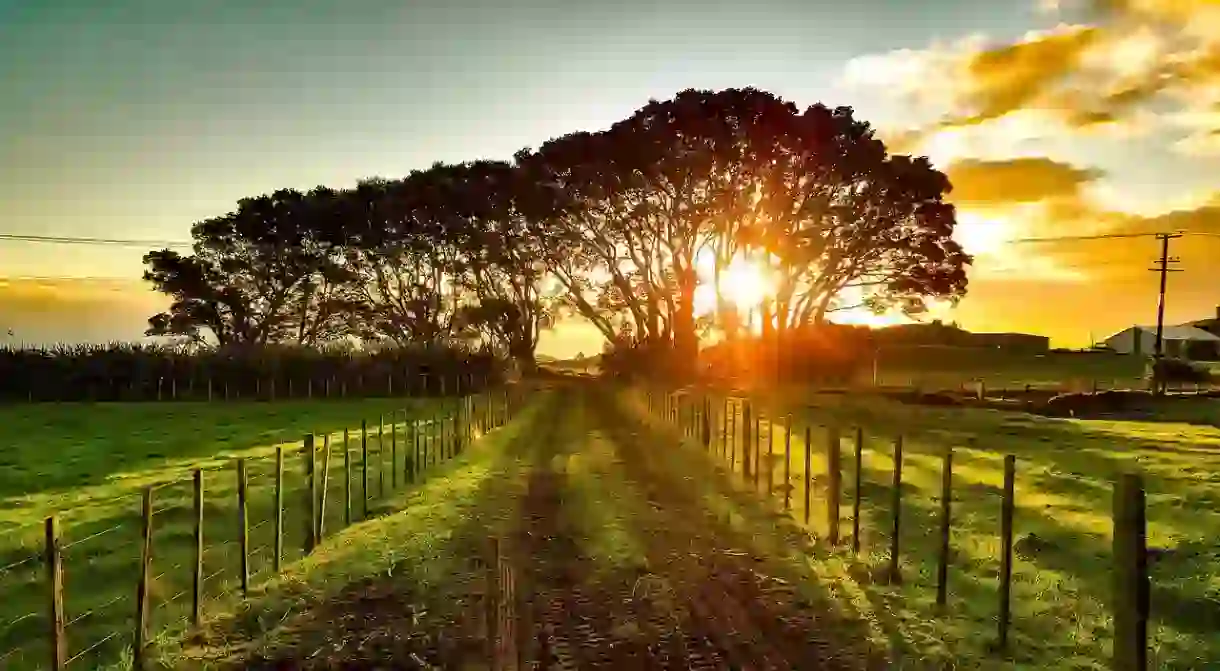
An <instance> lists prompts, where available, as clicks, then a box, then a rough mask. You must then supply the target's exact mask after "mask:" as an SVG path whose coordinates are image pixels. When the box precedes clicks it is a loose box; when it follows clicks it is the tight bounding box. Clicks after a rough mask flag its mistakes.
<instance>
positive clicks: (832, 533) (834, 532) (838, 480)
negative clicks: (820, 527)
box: [826, 424, 843, 547]
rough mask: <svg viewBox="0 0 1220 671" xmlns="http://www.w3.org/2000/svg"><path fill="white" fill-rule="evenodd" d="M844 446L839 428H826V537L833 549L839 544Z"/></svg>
mask: <svg viewBox="0 0 1220 671" xmlns="http://www.w3.org/2000/svg"><path fill="white" fill-rule="evenodd" d="M842 452H843V445H842V443H841V442H840V441H839V427H837V426H835V425H833V424H832V425H830V426H828V427H827V428H826V471H827V483H826V487H827V492H826V493H827V497H826V532H827V533H826V535H827V540H829V541H830V545H831V547H834V546H836V545H838V544H839V503H840V501H841V498H840V497H841V496H842V493H843V455H842Z"/></svg>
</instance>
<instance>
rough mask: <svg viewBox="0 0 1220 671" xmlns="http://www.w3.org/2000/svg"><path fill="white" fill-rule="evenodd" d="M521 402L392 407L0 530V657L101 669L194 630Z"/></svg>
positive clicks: (494, 397) (486, 395) (491, 399)
mask: <svg viewBox="0 0 1220 671" xmlns="http://www.w3.org/2000/svg"><path fill="white" fill-rule="evenodd" d="M519 405H520V403H519V400H518V399H517V397H516V394H515V393H514V392H510V390H509V389H507V388H487V389H485V390H483V391H481V392H479V393H477V394H472V395H466V396H461V397H451V398H449V399H444V400H442V402H441V403H438V404H435V405H433V406H431V408H430V410H429V412H428V413H427V414H425V415H422V416H421V415H419V414H418V413H415V414H412V413H411V412H409V411H406V410H403V411H395V412H392V413H390V414H388V415H383V416H380V417H376V418H373V419H371V420H367V419H366V420H362V421H361V422H360V426H359V428H358V429H345V430H343V431H341V432H336V433H331V434H325V435H321V436H316V435H306V436H305V437H304V439H303V440H302V441H301V444H300V446H299V447H295V448H294V447H279V448H277V449H276V452H275V454H274V455H271V456H260V457H253V458H236V459H233V460H231V461H229V462H226V463H224V464H222V465H219V466H215V467H210V468H200V469H195V470H194V471H193V472H191V473H190V474H189V475H188V476H187V477H184V478H178V479H175V480H170V481H166V482H161V483H158V484H154V485H151V486H147V487H145V488H144V489H143V490H142V491H141V493H140V495H139V496H130V497H125V498H122V499H117V500H112V501H102V502H95V503H94V504H91V505H90V506H89V508H90V509H91V511H92V515H91V517H90V519H87V520H86V519H81V517H82V516H80V515H75V514H74V512H73V511H68V512H65V513H62V514H60V515H57V516H52V517H48V518H46V519H45V521H44V523H43V524H41V525H38V526H32V527H25V528H19V529H14V530H9V531H7V532H4V534H3V535H0V594H3V595H4V599H3V600H0V668H2V669H5V670H6V671H7V670H10V669H11V670H14V671H26V670H33V669H53V670H59V669H69V668H70V669H91V668H98V667H101V666H105V665H108V664H114V663H119V662H123V661H129V662H130V663H131V664H133V665H135V666H136V668H140V666H139V665H140V664H141V663H142V662H143V657H144V656H145V655H146V651H147V650H148V648H149V646H150V644H151V643H153V642H154V641H155V640H157V639H159V638H162V637H179V636H182V635H183V634H184V633H186V632H188V631H191V630H193V629H197V628H198V627H199V626H200V625H201V624H202V623H203V622H204V621H205V619H206V617H207V615H208V613H209V612H216V611H217V610H218V609H222V608H223V607H224V605H225V604H227V603H230V602H231V601H233V600H235V599H241V598H245V597H247V596H249V595H250V593H251V590H252V589H253V588H255V587H256V586H257V585H259V584H260V583H264V582H266V581H268V580H270V579H271V578H273V577H274V576H275V575H277V574H278V573H280V572H281V571H282V570H283V569H284V567H286V566H288V565H289V564H291V563H293V562H295V561H297V560H299V559H301V558H303V557H305V556H307V555H309V554H310V553H311V552H313V550H314V549H315V548H316V547H317V546H318V544H319V543H321V542H323V541H324V540H325V539H326V538H328V537H330V536H331V535H333V534H335V533H337V532H339V531H340V530H342V529H343V528H344V527H346V526H348V525H351V524H355V523H359V522H361V521H363V520H365V519H368V518H370V517H372V516H374V515H375V514H377V512H376V510H375V504H380V503H381V502H382V501H384V500H386V499H388V498H390V497H392V496H393V495H394V494H395V493H396V492H397V491H398V490H400V489H402V488H404V487H409V486H412V485H414V484H417V483H420V482H423V481H424V479H426V478H427V477H428V475H429V474H430V472H431V471H432V470H433V469H435V468H436V467H437V466H438V465H440V464H442V463H444V462H445V461H448V460H449V459H452V458H454V457H456V456H458V455H459V454H461V453H462V451H463V450H464V449H465V448H466V447H467V446H469V445H470V444H471V442H472V441H474V440H476V439H478V438H479V437H480V436H482V435H483V434H484V433H486V432H487V431H490V430H492V429H494V428H496V427H499V426H502V425H504V424H505V423H507V421H508V420H509V418H510V416H511V414H512V413H514V412H515V411H516V409H517V407H519ZM98 510H104V511H105V514H104V515H100V516H99V515H98V514H97V511H98Z"/></svg>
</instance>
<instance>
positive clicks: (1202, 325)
mask: <svg viewBox="0 0 1220 671" xmlns="http://www.w3.org/2000/svg"><path fill="white" fill-rule="evenodd" d="M1183 326H1193V327H1195V328H1197V329H1203V330H1204V331H1207V332H1208V333H1210V334H1212V335H1217V336H1220V305H1217V306H1216V315H1215V316H1214V317H1211V318H1209V319H1200V320H1198V321H1193V322H1189V323H1187V324H1183Z"/></svg>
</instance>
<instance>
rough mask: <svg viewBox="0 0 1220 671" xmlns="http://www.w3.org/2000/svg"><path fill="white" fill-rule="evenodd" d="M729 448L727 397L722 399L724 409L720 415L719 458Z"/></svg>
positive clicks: (726, 452) (723, 455)
mask: <svg viewBox="0 0 1220 671" xmlns="http://www.w3.org/2000/svg"><path fill="white" fill-rule="evenodd" d="M728 449H729V399H727V398H726V399H724V409H723V412H722V413H721V415H720V458H721V459H724V458H725V456H726V455H727V454H728Z"/></svg>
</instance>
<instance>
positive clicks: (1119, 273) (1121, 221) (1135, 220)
mask: <svg viewBox="0 0 1220 671" xmlns="http://www.w3.org/2000/svg"><path fill="white" fill-rule="evenodd" d="M1061 205H1062V204H1061ZM1042 216H1045V217H1047V218H1048V220H1049V221H1050V222H1051V223H1052V225H1053V226H1055V227H1057V228H1059V229H1060V230H1062V231H1064V233H1063V235H1073V233H1072V232H1071V231H1075V230H1084V229H1086V228H1088V227H1091V228H1092V231H1090V232H1087V233H1083V234H1084V235H1090V234H1098V235H1109V236H1115V237H1109V238H1099V239H1095V240H1066V241H1060V242H1051V243H1040V244H1034V245H1030V246H1031V247H1036V248H1037V249H1036V250H1033V251H1034V252H1035V253H1037V254H1039V255H1040V256H1043V257H1045V258H1047V259H1051V260H1053V261H1054V262H1055V263H1056V264H1058V265H1060V266H1064V267H1072V268H1078V269H1080V270H1081V271H1082V272H1084V273H1085V274H1087V275H1088V276H1089V277H1090V278H1092V279H1093V280H1095V281H1108V282H1125V281H1133V282H1137V283H1138V282H1143V281H1146V280H1147V278H1148V275H1149V274H1148V270H1149V269H1150V268H1152V264H1153V263H1154V260H1155V259H1156V257H1157V255H1158V253H1159V251H1160V247H1159V245H1160V243H1159V242H1158V241H1157V240H1156V238H1155V237H1153V234H1155V233H1175V232H1181V233H1185V235H1184V236H1183V237H1181V238H1176V239H1174V240H1173V242H1172V243H1171V244H1172V249H1171V253H1172V254H1173V255H1174V256H1176V257H1178V258H1180V259H1181V264H1182V267H1183V269H1184V270H1186V271H1187V272H1186V273H1183V274H1182V275H1183V277H1182V278H1181V279H1182V280H1183V281H1185V282H1187V283H1188V284H1189V283H1193V284H1199V285H1200V286H1204V285H1210V276H1209V275H1210V273H1209V272H1208V268H1210V267H1211V266H1213V265H1214V259H1216V258H1220V194H1217V195H1216V197H1214V198H1213V199H1212V200H1211V201H1210V202H1208V203H1205V204H1201V205H1199V206H1196V207H1192V208H1186V209H1177V210H1171V211H1168V212H1164V213H1160V214H1156V215H1152V216H1141V215H1135V214H1129V213H1122V212H1113V211H1108V210H1105V209H1099V208H1094V207H1092V206H1090V205H1089V204H1087V203H1076V206H1075V207H1074V208H1069V207H1059V208H1055V207H1048V208H1046V209H1044V210H1043V213H1042ZM1120 236H1131V237H1120ZM1213 295H1214V289H1213ZM1215 299H1220V296H1215Z"/></svg>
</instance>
